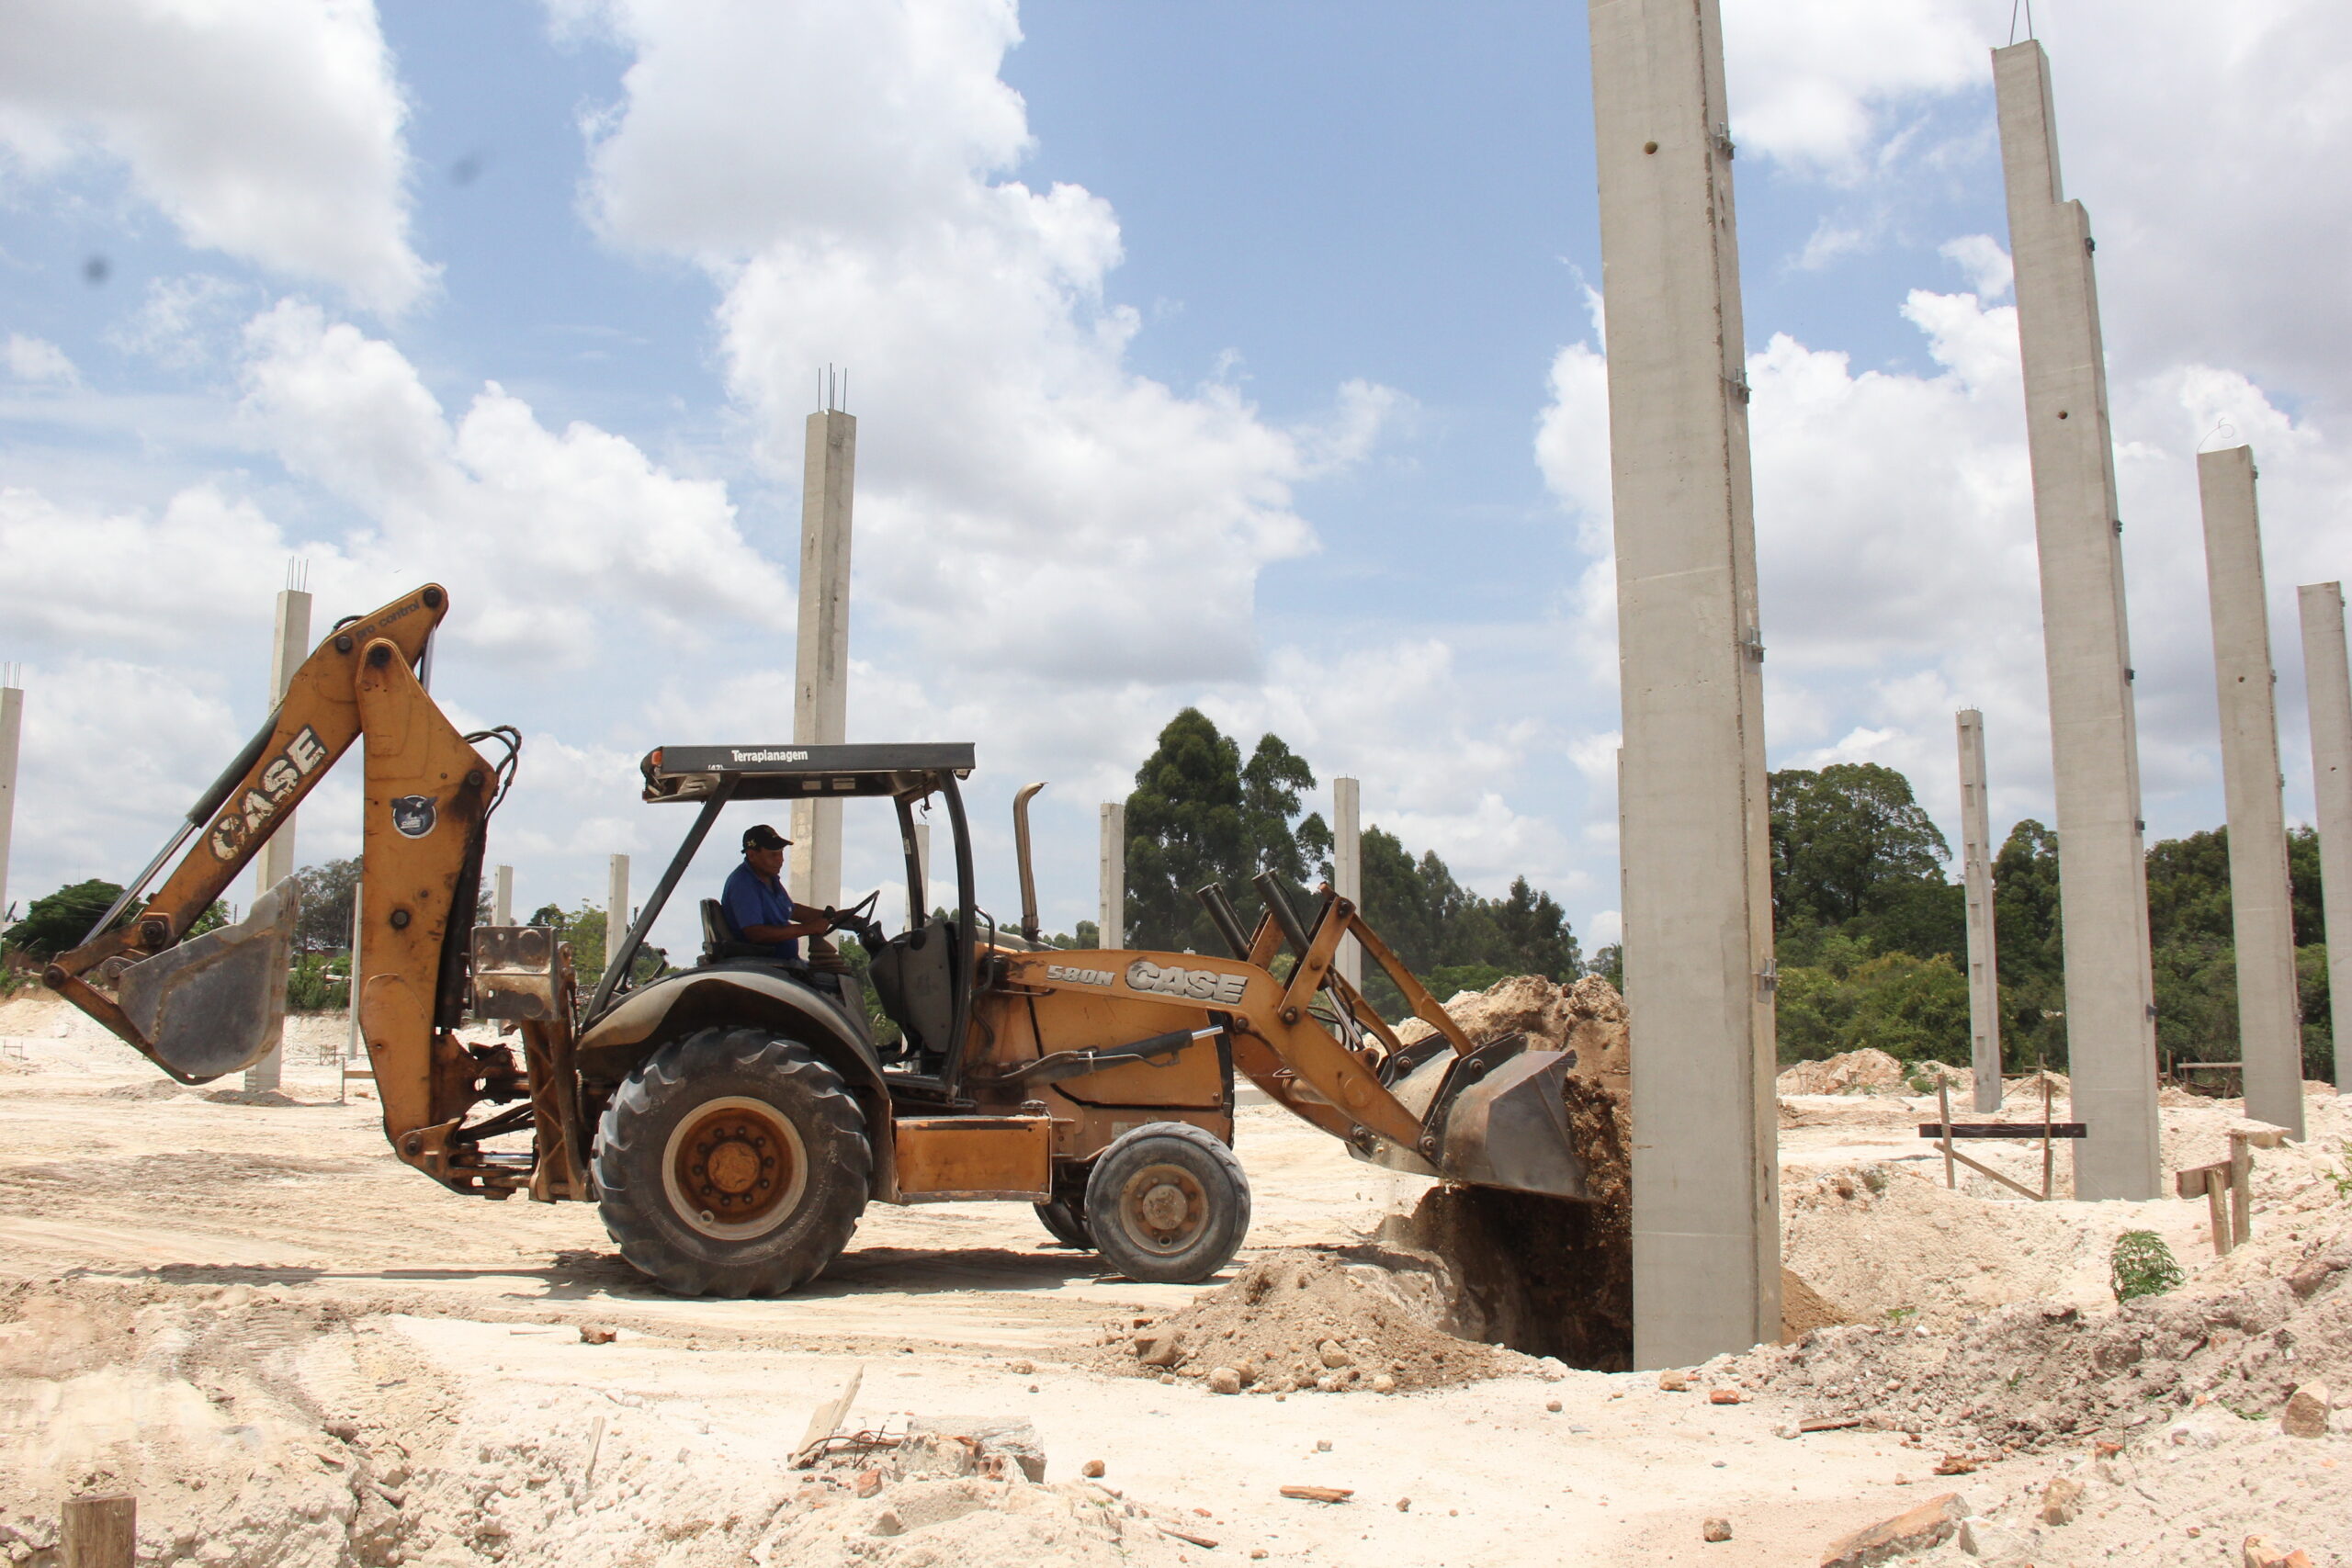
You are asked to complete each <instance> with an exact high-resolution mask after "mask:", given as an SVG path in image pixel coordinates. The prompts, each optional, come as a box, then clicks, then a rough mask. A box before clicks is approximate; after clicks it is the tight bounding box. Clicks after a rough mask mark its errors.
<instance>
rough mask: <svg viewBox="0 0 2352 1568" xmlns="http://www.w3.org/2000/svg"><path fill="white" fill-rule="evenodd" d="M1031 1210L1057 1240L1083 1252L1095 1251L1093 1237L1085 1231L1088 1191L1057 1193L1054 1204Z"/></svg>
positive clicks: (1035, 1206) (1049, 1203)
mask: <svg viewBox="0 0 2352 1568" xmlns="http://www.w3.org/2000/svg"><path fill="white" fill-rule="evenodd" d="M1030 1207H1031V1208H1033V1209H1035V1210H1036V1211H1037V1223H1038V1224H1042V1225H1044V1226H1045V1227H1046V1235H1050V1236H1052V1237H1053V1238H1054V1239H1055V1240H1056V1241H1057V1242H1060V1243H1061V1244H1062V1245H1063V1246H1064V1247H1077V1248H1079V1249H1080V1251H1083V1252H1091V1251H1093V1250H1094V1237H1093V1235H1091V1233H1090V1232H1089V1231H1088V1230H1087V1228H1086V1189H1084V1188H1083V1187H1072V1188H1069V1189H1066V1190H1061V1191H1057V1192H1056V1193H1055V1194H1054V1196H1053V1201H1051V1202H1046V1203H1033V1204H1031V1205H1030Z"/></svg>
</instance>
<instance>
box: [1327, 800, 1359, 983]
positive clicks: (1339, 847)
mask: <svg viewBox="0 0 2352 1568" xmlns="http://www.w3.org/2000/svg"><path fill="white" fill-rule="evenodd" d="M1331 891H1332V892H1334V893H1337V894H1338V895H1339V896H1340V897H1342V898H1345V899H1346V900H1348V902H1350V903H1351V904H1353V905H1354V906H1355V907H1356V908H1357V909H1358V910H1362V909H1363V781H1361V780H1359V779H1333V780H1332V781H1331ZM1333 956H1334V957H1335V959H1336V960H1337V965H1338V968H1339V971H1340V977H1341V978H1342V979H1344V980H1346V981H1347V983H1348V984H1349V985H1351V986H1354V987H1358V988H1359V989H1361V988H1362V987H1363V948H1362V947H1361V946H1359V945H1358V944H1357V942H1356V939H1355V938H1353V937H1344V938H1342V939H1341V940H1340V951H1339V952H1338V953H1336V954H1334V955H1333Z"/></svg>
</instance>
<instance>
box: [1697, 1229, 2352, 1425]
mask: <svg viewBox="0 0 2352 1568" xmlns="http://www.w3.org/2000/svg"><path fill="white" fill-rule="evenodd" d="M1707 1371H1708V1373H1709V1375H1713V1376H1723V1377H1730V1378H1736V1379H1737V1380H1738V1381H1739V1382H1743V1383H1746V1384H1747V1385H1748V1386H1749V1387H1752V1388H1769V1389H1770V1390H1771V1391H1772V1392H1774V1393H1782V1394H1788V1395H1792V1396H1795V1397H1797V1398H1800V1399H1803V1400H1804V1401H1805V1402H1806V1404H1808V1405H1809V1406H1810V1407H1811V1411H1812V1413H1813V1414H1816V1415H1819V1416H1836V1417H1853V1418H1860V1419H1863V1420H1866V1421H1868V1422H1870V1423H1871V1424H1872V1425H1877V1426H1883V1427H1889V1428H1897V1429H1902V1430H1907V1431H1928V1430H1942V1431H1953V1432H1959V1433H1962V1434H1965V1435H1967V1436H1970V1437H1972V1438H1976V1439H1978V1440H1980V1441H1983V1442H1985V1443H1987V1444H1994V1445H1999V1446H2005V1447H2009V1448H2014V1449H2030V1448H2035V1447H2039V1446H2042V1445H2045V1444H2048V1443H2051V1442H2054V1441H2059V1440H2068V1439H2075V1438H2084V1437H2090V1436H2098V1435H2116V1436H2121V1435H2125V1434H2129V1433H2131V1432H2133V1431H2134V1430H2135V1429H2142V1428H2148V1429H2153V1427H2154V1425H2155V1424H2158V1423H2161V1422H2165V1421H2169V1420H2172V1419H2174V1418H2176V1417H2177V1416H2179V1415H2180V1414H2182V1413H2183V1412H2184V1411H2187V1410H2189V1409H2192V1408H2195V1407H2198V1406H2200V1405H2209V1404H2210V1405H2218V1406H2220V1407H2222V1409H2224V1410H2228V1411H2233V1412H2235V1413H2237V1414H2239V1415H2243V1416H2247V1417H2248V1418H2249V1419H2256V1418H2262V1417H2266V1416H2269V1415H2271V1414H2273V1413H2275V1412H2276V1411H2277V1410H2278V1408H2279V1407H2280V1406H2281V1405H2283V1404H2285V1403H2286V1400H2287V1396H2288V1395H2289V1394H2290V1393H2292V1392H2293V1391H2294V1390H2295V1388H2296V1387H2297V1386H2299V1385H2301V1384H2303V1383H2307V1382H2326V1383H2329V1384H2330V1385H2331V1386H2334V1387H2337V1388H2342V1387H2344V1386H2346V1384H2347V1383H2352V1236H2347V1235H2342V1234H2338V1235H2335V1236H2333V1237H2332V1238H2327V1239H2323V1240H2317V1241H2314V1242H2313V1243H2312V1245H2311V1246H2310V1247H2307V1248H2306V1251H2305V1256H2303V1257H2302V1258H2301V1259H2299V1260H2298V1261H2297V1262H2296V1263H2295V1265H2294V1267H2293V1268H2292V1269H2290V1271H2288V1272H2286V1273H2285V1274H2283V1275H2272V1276H2267V1277H2265V1278H2262V1279H2258V1280H2251V1281H2248V1282H2246V1283H2245V1284H2242V1285H2239V1286H2237V1287H2236V1288H2234V1289H2232V1290H2228V1291H2224V1292H2220V1293H2217V1294H2212V1295H2203V1296H2190V1295H2184V1294H2177V1293H2176V1294H2172V1295H2163V1296H2151V1297H2143V1298H2141V1299H2139V1300H2136V1301H2132V1302H2128V1303H2124V1305H2123V1306H2122V1307H2121V1309H2120V1310H2119V1311H2117V1312H2114V1313H2112V1314H2092V1313H2086V1312H2085V1311H2083V1310H2082V1309H2081V1308H2080V1307H2078V1306H2074V1305H2068V1304H2064V1303H2057V1302H2047V1301H2043V1302H2028V1303H2020V1304H2018V1305H2015V1306H2007V1307H2002V1308H2000V1309H1998V1310H1996V1311H1994V1312H1991V1313H1987V1314H1984V1315H1982V1316H1980V1317H1976V1318H1973V1319H1970V1320H1969V1321H1968V1322H1967V1323H1965V1324H1963V1325H1962V1326H1961V1327H1960V1328H1958V1329H1957V1330H1956V1331H1955V1332H1953V1333H1951V1334H1948V1335H1941V1336H1930V1335H1929V1334H1928V1332H1927V1331H1926V1330H1925V1329H1922V1328H1915V1327H1911V1326H1908V1325H1890V1326H1856V1327H1838V1328H1828V1329H1824V1330H1821V1331H1820V1332H1818V1333H1815V1334H1812V1335H1808V1336H1806V1337H1804V1339H1803V1340H1801V1341H1800V1342H1798V1343H1797V1344H1795V1345H1793V1346H1784V1347H1775V1348H1762V1349H1758V1350H1755V1351H1751V1352H1749V1353H1748V1354H1747V1355H1746V1356H1743V1357H1738V1358H1728V1357H1727V1358H1723V1359H1720V1360H1719V1361H1717V1362H1712V1363H1709V1367H1708V1369H1707Z"/></svg>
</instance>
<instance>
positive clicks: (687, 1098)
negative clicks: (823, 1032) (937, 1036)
mask: <svg viewBox="0 0 2352 1568" xmlns="http://www.w3.org/2000/svg"><path fill="white" fill-rule="evenodd" d="M594 1168H595V1175H596V1190H597V1203H596V1208H597V1213H599V1214H600V1215H601V1216H602V1218H603V1219H604V1222H605V1230H606V1231H607V1232H608V1233H609V1234H610V1235H612V1238H613V1240H614V1241H615V1242H616V1243H618V1244H619V1246H620V1249H621V1256H622V1257H623V1258H627V1259H628V1262H629V1263H630V1264H631V1265H632V1266H633V1267H635V1268H636V1269H639V1270H640V1271H641V1272H643V1273H644V1274H646V1275H647V1276H649V1277H650V1278H651V1279H652V1280H653V1281H654V1282H655V1283H657V1284H659V1285H660V1286H661V1287H662V1289H663V1290H665V1291H669V1292H673V1293H674V1294H677V1295H682V1296H752V1295H760V1296H767V1295H781V1294H783V1293H784V1292H786V1291H790V1290H792V1289H793V1288H795V1287H796V1286H798V1285H801V1284H804V1283H806V1282H807V1281H808V1280H812V1279H814V1278H815V1277H816V1276H817V1275H818V1274H819V1273H820V1272H821V1271H822V1270H823V1269H824V1268H825V1266H826V1265H827V1264H829V1263H831V1261H832V1260H833V1259H834V1258H836V1257H837V1256H839V1255H840V1253H841V1250H842V1247H846V1246H848V1245H849V1238H850V1234H851V1232H853V1231H854V1230H855V1229H856V1228H857V1220H858V1216H859V1215H860V1214H861V1213H864V1212H865V1201H866V1198H867V1196H868V1193H869V1190H870V1188H871V1184H872V1177H873V1170H874V1153H873V1149H872V1148H871V1146H870V1145H868V1144H867V1141H866V1131H865V1111H863V1110H862V1109H860V1107H859V1105H858V1103H857V1101H856V1100H855V1099H854V1098H853V1097H852V1096H851V1094H850V1092H849V1089H848V1088H847V1087H846V1086H845V1085H844V1084H843V1083H842V1077H841V1075H840V1074H838V1073H836V1072H834V1071H833V1069H832V1068H831V1067H830V1066H826V1065H825V1063H824V1062H822V1061H820V1059H819V1058H818V1057H817V1055H815V1053H813V1052H811V1051H810V1050H809V1047H807V1046H806V1045H803V1044H801V1043H799V1042H797V1041H795V1040H787V1039H785V1038H784V1037H782V1036H781V1035H776V1034H773V1033H770V1032H768V1031H766V1030H764V1029H755V1028H741V1029H726V1028H720V1029H705V1030H699V1031H697V1032H695V1033H693V1034H689V1035H687V1036H686V1037H685V1038H684V1039H682V1040H676V1041H673V1042H672V1043H669V1044H667V1045H665V1046H663V1047H662V1049H661V1050H659V1051H657V1052H655V1053H654V1054H653V1055H651V1056H650V1057H648V1058H647V1059H646V1061H645V1062H644V1064H643V1065H642V1066H639V1068H638V1069H637V1071H636V1072H634V1073H631V1074H630V1075H629V1077H628V1082H626V1083H624V1084H623V1085H622V1086H621V1087H620V1089H619V1091H618V1092H617V1093H616V1094H615V1095H614V1096H613V1098H612V1101H611V1103H610V1104H608V1105H607V1106H606V1107H605V1115H604V1120H603V1121H602V1122H601V1123H600V1124H599V1125H598V1127H597V1132H596V1152H595V1156H594Z"/></svg>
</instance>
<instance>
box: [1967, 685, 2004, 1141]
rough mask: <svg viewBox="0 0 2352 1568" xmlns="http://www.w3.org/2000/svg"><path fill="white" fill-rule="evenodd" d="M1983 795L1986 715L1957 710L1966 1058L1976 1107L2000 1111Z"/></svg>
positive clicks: (1996, 970) (1995, 964)
mask: <svg viewBox="0 0 2352 1568" xmlns="http://www.w3.org/2000/svg"><path fill="white" fill-rule="evenodd" d="M1990 810H1991V808H1990V807H1989V806H1988V805H1987V804H1986V802H1985V716H1984V715H1983V714H1982V713H1980V712H1978V711H1977V710H1976V709H1974V708H1962V709H1961V710H1960V869H1961V886H1962V888H1963V889H1964V890H1965V893H1966V897H1967V902H1968V1041H1969V1051H1968V1062H1969V1068H1970V1071H1971V1073H1972V1075H1973V1077H1974V1079H1975V1087H1976V1109H1977V1110H1978V1111H1998V1110H1999V1109H2001V965H2000V952H1999V948H1998V947H1997V945H1996V942H1995V941H1994V936H1993V829H1992V822H1991V820H1990Z"/></svg>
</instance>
